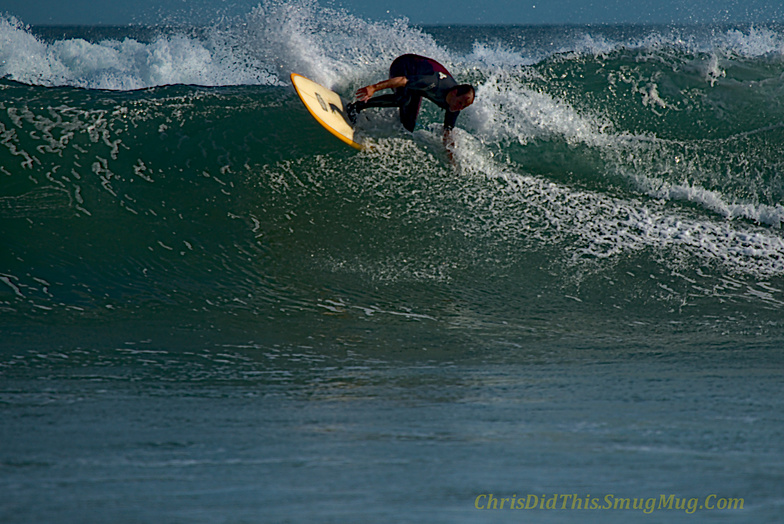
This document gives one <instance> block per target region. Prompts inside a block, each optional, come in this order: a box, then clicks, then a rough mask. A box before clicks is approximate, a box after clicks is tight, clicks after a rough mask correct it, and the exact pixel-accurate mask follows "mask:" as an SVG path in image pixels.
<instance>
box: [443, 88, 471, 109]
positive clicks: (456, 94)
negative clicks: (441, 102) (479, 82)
mask: <svg viewBox="0 0 784 524" xmlns="http://www.w3.org/2000/svg"><path fill="white" fill-rule="evenodd" d="M475 96H476V91H475V90H474V86H472V85H471V84H460V85H458V86H456V87H454V88H453V89H452V90H451V91H450V92H449V93H447V94H446V103H447V104H448V105H449V110H450V111H453V112H454V111H460V110H462V109H465V108H466V107H468V106H470V105H471V104H473V103H474V97H475Z"/></svg>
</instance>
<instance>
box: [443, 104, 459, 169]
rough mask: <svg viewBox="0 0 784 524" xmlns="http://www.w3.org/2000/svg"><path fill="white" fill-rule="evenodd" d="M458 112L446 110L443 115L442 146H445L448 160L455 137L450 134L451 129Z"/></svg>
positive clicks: (450, 156) (450, 158)
mask: <svg viewBox="0 0 784 524" xmlns="http://www.w3.org/2000/svg"><path fill="white" fill-rule="evenodd" d="M459 114H460V111H447V112H446V114H445V115H444V147H445V148H446V152H447V154H448V155H449V160H450V161H452V160H453V159H452V150H453V149H454V147H455V138H454V136H452V129H454V127H455V122H457V115H459Z"/></svg>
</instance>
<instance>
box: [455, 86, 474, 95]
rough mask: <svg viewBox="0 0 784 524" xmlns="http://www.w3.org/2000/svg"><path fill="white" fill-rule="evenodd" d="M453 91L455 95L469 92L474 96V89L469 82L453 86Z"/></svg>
mask: <svg viewBox="0 0 784 524" xmlns="http://www.w3.org/2000/svg"><path fill="white" fill-rule="evenodd" d="M454 91H455V94H456V95H457V96H463V95H467V94H468V93H471V96H472V97H473V98H476V89H474V86H472V85H471V84H459V85H457V86H456V87H455V89H454Z"/></svg>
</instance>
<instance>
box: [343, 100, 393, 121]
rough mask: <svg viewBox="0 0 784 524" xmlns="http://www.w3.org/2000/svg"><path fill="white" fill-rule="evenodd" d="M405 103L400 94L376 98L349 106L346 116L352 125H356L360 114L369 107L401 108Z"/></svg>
mask: <svg viewBox="0 0 784 524" xmlns="http://www.w3.org/2000/svg"><path fill="white" fill-rule="evenodd" d="M403 102H405V100H403V101H401V97H400V95H399V94H398V93H394V94H390V95H381V96H374V97H373V98H371V99H370V100H367V101H365V102H360V101H357V102H352V103H351V104H348V105H347V106H346V116H348V118H349V120H351V123H352V124H355V123H356V122H357V115H358V114H359V112H360V111H362V110H364V109H367V108H368V107H400V106H401V103H403Z"/></svg>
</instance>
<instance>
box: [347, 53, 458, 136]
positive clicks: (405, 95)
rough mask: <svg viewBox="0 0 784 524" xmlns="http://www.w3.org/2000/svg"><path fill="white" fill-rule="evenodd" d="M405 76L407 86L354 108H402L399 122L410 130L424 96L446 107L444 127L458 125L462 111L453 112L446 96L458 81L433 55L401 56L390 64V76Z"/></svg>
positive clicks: (441, 106)
mask: <svg viewBox="0 0 784 524" xmlns="http://www.w3.org/2000/svg"><path fill="white" fill-rule="evenodd" d="M399 76H404V77H406V80H407V81H406V85H405V86H403V87H398V88H396V89H395V92H394V93H392V94H388V95H381V96H376V97H373V98H371V99H370V100H368V101H366V102H355V103H354V104H352V105H353V106H354V107H353V109H354V110H355V111H356V112H357V113H358V112H359V111H362V110H363V109H365V108H368V107H399V108H400V122H401V123H402V124H403V127H405V128H406V129H408V130H409V131H413V130H414V125H415V124H416V120H417V116H418V115H419V107H420V105H421V104H422V97H425V98H427V99H428V100H430V101H432V102H433V103H435V104H436V105H437V106H438V107H440V108H441V109H445V110H446V114H445V115H444V129H445V130H446V129H452V128H453V127H455V121H456V120H457V115H459V114H460V111H450V110H449V105H448V104H447V103H446V95H447V93H449V92H450V91H451V90H452V89H454V88H455V87H456V86H457V82H455V79H454V78H452V75H450V74H449V71H447V70H446V68H445V67H444V66H442V65H441V64H439V63H438V62H436V61H435V60H433V59H431V58H425V57H424V56H419V55H402V56H399V57H397V58H396V59H395V61H394V62H392V65H391V66H390V67H389V78H396V77H399Z"/></svg>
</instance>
